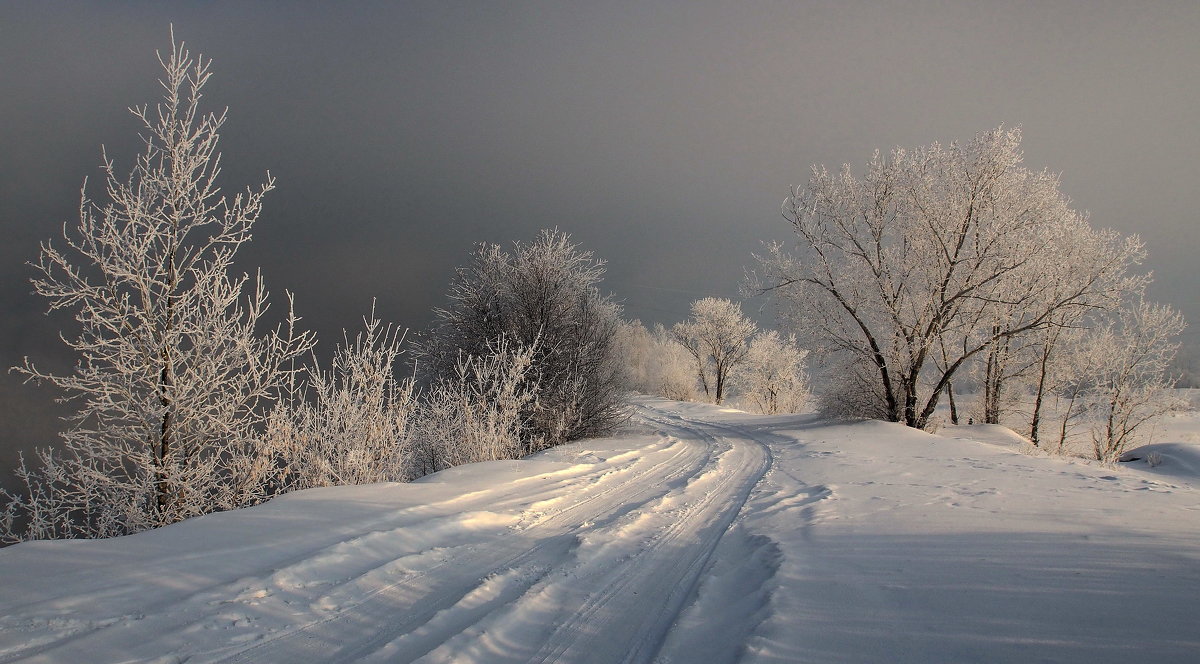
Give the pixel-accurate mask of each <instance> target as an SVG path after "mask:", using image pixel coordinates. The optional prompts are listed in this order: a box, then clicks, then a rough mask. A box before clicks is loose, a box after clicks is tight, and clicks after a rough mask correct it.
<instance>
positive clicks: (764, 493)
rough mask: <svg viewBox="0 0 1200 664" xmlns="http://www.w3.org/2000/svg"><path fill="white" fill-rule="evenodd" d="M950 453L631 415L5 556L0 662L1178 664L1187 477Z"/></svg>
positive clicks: (747, 422)
mask: <svg viewBox="0 0 1200 664" xmlns="http://www.w3.org/2000/svg"><path fill="white" fill-rule="evenodd" d="M972 432H973V429H972V428H968V427H962V428H952V429H947V430H945V431H944V432H943V433H944V434H946V435H944V436H931V435H927V434H923V433H920V432H916V431H912V430H908V429H905V428H903V427H901V426H898V425H891V424H883V423H877V422H865V423H858V424H830V423H827V422H820V421H817V420H815V419H813V418H812V417H804V416H802V417H794V416H793V417H761V416H750V415H745V414H742V413H736V412H730V411H723V410H720V409H717V408H714V407H711V406H699V405H694V404H679V403H675V402H668V401H661V400H649V399H647V400H643V401H640V402H639V405H638V407H637V415H636V417H635V420H634V424H633V425H632V426H631V431H630V433H629V434H627V435H625V436H622V437H619V438H612V439H603V440H590V441H583V442H580V443H573V444H570V445H567V446H564V447H561V448H558V449H554V450H551V451H548V452H545V453H543V454H539V455H537V456H535V457H533V458H530V459H525V460H522V461H511V462H491V463H484V464H474V465H471V466H464V467H460V468H455V469H452V470H449V471H444V472H441V473H438V474H436V475H433V476H430V477H427V478H425V479H423V480H421V481H418V482H414V483H412V484H384V485H370V486H361V487H346V488H334V489H316V490H311V491H304V492H299V493H295V494H291V495H287V496H284V497H281V498H277V499H275V500H273V501H271V502H270V503H267V504H265V505H261V506H259V507H255V508H251V509H246V510H240V511H237V512H231V513H224V514H214V515H210V516H206V517H202V518H197V519H192V520H190V521H187V522H184V523H181V524H178V525H175V526H172V527H169V528H165V529H162V530H159V531H154V532H147V533H142V534H139V535H135V536H131V537H124V538H119V539H114V540H108V541H91V542H84V541H73V542H35V543H27V544H22V545H18V546H15V547H10V548H8V549H4V550H0V577H2V578H3V585H2V586H0V662H8V661H47V662H50V661H54V662H84V661H86V662H101V661H114V662H115V661H122V662H125V661H162V662H182V661H187V662H190V663H196V662H212V661H229V662H287V663H288V664H299V663H302V662H351V661H367V662H403V661H411V660H415V659H420V658H424V661H430V662H451V661H453V662H472V661H474V662H503V661H512V662H526V661H564V662H583V661H594V662H614V661H655V660H657V661H664V662H732V661H739V660H741V661H811V662H838V661H898V662H931V661H1012V662H1027V661H1078V662H1100V661H1155V662H1165V661H1180V662H1183V661H1195V657H1196V653H1198V652H1200V627H1198V626H1197V622H1196V609H1197V607H1198V606H1200V482H1198V481H1196V477H1195V475H1189V474H1187V473H1186V472H1181V467H1178V466H1176V467H1172V465H1171V464H1170V463H1163V465H1161V466H1159V467H1158V468H1155V469H1149V467H1148V466H1146V465H1145V464H1142V465H1140V466H1139V467H1138V468H1140V469H1138V468H1132V467H1129V466H1122V467H1121V468H1120V469H1116V470H1114V469H1110V468H1104V467H1101V466H1097V465H1088V464H1086V463H1082V462H1070V461H1065V460H1060V459H1053V458H1044V457H1030V456H1023V455H1020V454H1017V453H1014V452H1013V451H1011V450H1010V449H1007V448H1005V447H1004V446H1002V445H996V444H989V443H982V442H977V441H975V440H967V438H970V437H971V434H972ZM978 433H980V434H985V433H986V432H984V431H978ZM956 437H957V439H956ZM976 437H978V438H987V437H988V436H987V435H978V436H976ZM1001 442H1002V441H1001ZM1159 471H1164V472H1159ZM1167 471H1169V472H1167Z"/></svg>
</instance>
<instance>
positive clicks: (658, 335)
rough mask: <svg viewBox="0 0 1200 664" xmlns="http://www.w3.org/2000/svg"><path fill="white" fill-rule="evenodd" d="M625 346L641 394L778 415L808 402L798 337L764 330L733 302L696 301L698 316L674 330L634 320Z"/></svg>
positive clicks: (694, 313) (626, 333)
mask: <svg viewBox="0 0 1200 664" xmlns="http://www.w3.org/2000/svg"><path fill="white" fill-rule="evenodd" d="M621 345H622V347H623V348H624V349H625V357H626V362H627V365H628V369H627V371H628V373H629V378H628V380H629V383H630V385H631V387H632V388H633V389H635V390H637V391H639V392H644V393H647V394H657V395H660V396H664V397H667V398H668V399H675V400H677V401H703V402H707V403H714V404H722V403H725V402H726V401H727V400H730V399H731V397H732V401H733V402H735V403H737V404H738V405H739V406H741V407H742V408H744V409H746V410H749V411H753V412H758V413H765V414H772V415H773V414H776V413H797V412H801V411H802V410H803V409H805V408H806V406H807V405H808V400H809V396H810V395H809V389H808V377H807V372H806V371H805V357H806V356H807V355H808V352H807V351H805V350H803V349H801V348H800V346H799V343H798V342H797V340H796V336H795V335H794V334H793V335H789V336H786V337H785V336H782V335H780V334H779V332H778V331H775V330H762V331H760V330H759V329H758V326H757V325H756V324H755V323H754V322H753V321H751V320H750V319H749V318H747V317H746V315H745V314H744V313H743V312H742V308H741V305H739V304H737V303H736V302H732V301H730V300H727V299H723V298H714V297H706V298H702V299H699V300H696V301H695V302H693V303H692V307H691V317H690V318H688V319H687V320H685V321H681V322H679V323H676V324H675V325H674V326H672V327H671V328H666V327H664V326H662V325H656V326H655V327H654V329H653V330H651V329H647V328H646V326H645V325H643V324H642V323H641V322H639V321H634V322H632V323H629V324H628V325H626V326H625V328H624V329H623V331H622V340H621Z"/></svg>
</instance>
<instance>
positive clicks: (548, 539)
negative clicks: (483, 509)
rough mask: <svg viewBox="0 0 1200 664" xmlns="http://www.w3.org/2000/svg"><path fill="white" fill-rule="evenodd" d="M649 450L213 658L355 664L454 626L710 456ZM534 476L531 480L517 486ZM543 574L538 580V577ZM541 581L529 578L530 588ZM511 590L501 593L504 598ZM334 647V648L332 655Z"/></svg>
mask: <svg viewBox="0 0 1200 664" xmlns="http://www.w3.org/2000/svg"><path fill="white" fill-rule="evenodd" d="M651 451H652V452H654V453H653V454H651V455H649V459H650V460H649V461H647V457H638V456H636V455H631V454H628V453H626V454H623V455H617V456H627V457H629V458H630V461H631V463H630V465H628V466H625V467H618V468H610V469H607V470H605V471H604V472H602V473H600V477H599V478H598V481H597V482H596V483H595V484H593V485H591V486H589V487H587V488H586V489H585V490H584V491H582V492H580V491H579V485H578V484H577V483H574V484H570V485H569V487H568V488H570V489H571V490H572V493H570V494H561V493H560V495H562V496H565V497H566V500H567V504H565V505H563V506H562V507H559V508H557V510H556V511H555V512H554V513H553V514H545V513H544V512H543V509H544V505H541V504H542V503H545V502H546V501H545V500H542V501H538V502H537V503H534V505H539V507H538V508H537V509H536V510H535V512H536V513H535V514H532V515H527V517H528V518H523V519H522V521H523V523H521V524H520V525H518V526H516V527H514V528H512V529H511V530H512V532H511V533H509V534H507V535H504V536H502V537H501V538H498V539H497V540H496V541H490V542H487V543H485V544H484V545H482V546H480V547H470V548H468V549H467V550H465V551H463V552H462V553H461V554H460V555H454V556H451V557H448V558H447V559H445V560H443V561H440V562H439V563H438V564H437V565H435V566H434V567H432V568H430V569H429V570H426V571H424V572H422V573H420V574H410V575H407V576H406V577H405V578H403V579H401V580H398V581H395V582H391V583H389V584H388V585H386V586H384V587H383V588H379V589H377V590H375V591H374V592H372V593H371V594H370V595H369V596H368V597H367V598H366V599H365V600H364V601H362V602H359V603H357V604H355V605H353V606H342V607H337V610H336V612H335V613H334V614H332V615H330V616H327V617H325V618H322V619H320V620H317V621H313V622H310V623H308V624H305V625H301V626H299V627H298V628H295V629H292V630H289V631H288V632H287V633H285V634H281V635H277V636H274V637H272V638H270V639H269V640H267V641H264V642H261V643H258V644H255V645H253V646H251V647H249V648H244V649H241V650H240V651H239V652H237V653H236V654H233V655H226V656H225V657H223V658H219V659H217V660H212V661H228V662H253V661H285V660H289V659H295V658H297V657H298V658H300V660H301V661H305V658H306V657H313V656H314V655H316V654H317V653H318V652H320V653H321V655H320V658H319V659H320V661H323V662H353V661H359V660H361V659H362V658H364V657H367V656H369V655H371V654H372V653H374V652H376V651H380V650H382V649H385V648H386V647H387V646H388V645H389V644H391V643H393V642H397V641H398V640H400V639H401V638H402V637H403V636H405V635H408V634H411V633H414V632H415V631H417V630H419V629H420V628H421V627H422V626H425V625H427V624H429V623H431V622H432V621H434V620H435V619H437V618H441V619H442V620H443V622H446V623H455V622H456V621H455V620H454V619H453V618H452V617H449V614H450V613H452V612H453V611H454V610H455V609H456V607H458V606H459V605H460V604H462V603H463V602H464V601H469V598H471V597H472V595H473V593H478V592H479V590H480V588H481V587H483V586H484V585H486V584H487V583H488V582H489V579H492V578H494V577H496V576H506V575H507V576H512V574H511V572H513V571H514V570H520V569H542V570H547V571H549V570H551V569H553V568H554V566H555V563H556V562H557V561H560V560H563V559H569V558H570V556H569V551H570V550H571V549H573V548H574V547H575V546H576V545H577V539H576V538H577V535H576V534H575V532H574V531H576V530H578V529H579V528H580V527H581V524H592V525H594V524H597V523H599V524H603V523H606V522H608V521H611V520H613V519H616V518H619V517H620V516H621V515H622V514H625V513H627V512H629V511H632V510H636V509H637V508H639V507H640V506H641V505H642V504H643V503H645V502H649V501H653V500H656V499H657V497H658V494H659V492H660V490H661V489H662V488H663V487H670V486H674V485H676V484H678V483H680V482H681V478H686V477H688V476H690V475H691V472H692V471H691V470H690V469H691V468H693V466H695V467H703V465H705V464H706V463H707V462H708V460H709V456H710V454H711V450H708V449H698V448H697V447H696V446H694V445H689V444H686V443H684V442H681V441H679V440H677V439H673V438H667V439H666V440H665V441H664V444H662V445H661V446H659V447H658V449H657V450H654V449H653V448H652V450H651ZM659 456H662V457H663V458H658V457H659ZM643 464H649V465H648V466H643ZM544 475H545V474H543V476H544ZM531 480H532V478H526V479H524V480H519V481H518V482H517V483H518V484H521V483H528V482H529V481H531ZM561 490H562V489H560V492H561ZM513 502H518V503H522V502H523V503H528V502H529V495H528V494H520V495H519V496H518V497H517V498H515V499H514V500H513ZM585 508H590V509H591V511H590V512H589V511H587V509H585ZM492 509H496V510H501V511H502V510H503V506H502V505H496V506H493V507H492ZM481 549H482V550H481ZM455 569H468V570H473V571H475V572H476V573H475V574H474V575H473V576H471V579H470V580H469V582H466V583H464V582H463V581H462V580H461V579H460V578H458V577H456V576H455V574H454V572H453V571H452V570H455ZM448 570H449V571H448ZM545 573H546V572H543V573H541V574H539V575H537V577H538V578H541V576H544V574H545ZM518 576H519V575H518ZM538 578H533V579H528V585H532V584H533V583H534V582H536V581H537V580H538ZM506 594H508V593H502V596H503V595H506ZM472 612H478V611H477V610H472ZM388 614H392V615H396V614H400V615H402V616H403V617H402V618H401V619H399V620H389V621H388V622H387V624H386V625H377V626H374V627H372V628H371V630H370V631H369V632H367V631H364V630H359V631H360V632H361V633H359V634H355V633H354V632H355V631H356V628H355V625H356V624H358V623H363V622H365V623H367V624H370V621H369V620H364V616H366V615H388ZM457 622H461V621H457ZM429 640H430V639H429V637H426V638H425V639H424V641H425V642H426V643H428V641H429ZM339 642H340V643H341V644H344V645H340V646H338V647H336V648H331V646H330V645H328V644H333V643H339ZM331 649H333V652H329V651H330V650H331ZM421 654H423V653H421ZM412 658H413V657H412V653H411V652H408V653H399V654H394V655H393V657H392V658H391V659H390V661H411V659H412ZM196 661H208V660H203V659H198V660H196Z"/></svg>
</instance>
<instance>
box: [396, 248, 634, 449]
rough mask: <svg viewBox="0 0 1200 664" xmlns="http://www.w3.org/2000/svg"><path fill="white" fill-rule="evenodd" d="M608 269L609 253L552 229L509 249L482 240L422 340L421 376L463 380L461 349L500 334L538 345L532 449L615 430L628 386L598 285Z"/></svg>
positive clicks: (485, 347) (612, 317) (614, 323)
mask: <svg viewBox="0 0 1200 664" xmlns="http://www.w3.org/2000/svg"><path fill="white" fill-rule="evenodd" d="M603 275H604V262H603V261H601V260H597V259H596V258H594V257H593V255H592V253H591V252H589V251H584V250H582V249H580V248H579V246H578V245H576V244H574V243H572V242H571V241H570V237H569V236H567V235H566V234H564V233H560V232H558V231H556V230H544V231H542V232H541V233H539V234H538V236H537V238H536V239H535V240H534V241H533V242H529V243H523V242H517V243H514V245H513V249H512V251H511V252H507V251H504V250H503V249H502V248H501V247H499V246H497V245H492V244H485V245H482V246H480V247H479V248H478V250H477V251H476V252H475V254H474V256H473V260H472V262H471V264H470V265H468V266H467V267H464V268H460V269H459V270H458V275H457V277H456V278H455V280H454V282H453V283H452V284H451V287H450V293H449V297H448V300H449V301H448V303H447V305H446V307H445V308H443V309H438V310H437V311H435V315H436V317H437V320H436V323H435V325H434V327H433V329H432V330H431V331H430V333H429V335H428V336H427V337H426V339H425V341H424V343H422V344H421V346H420V348H418V357H419V361H418V364H419V366H420V368H421V371H422V373H423V374H424V376H423V378H424V379H426V380H428V381H429V382H430V383H438V382H443V381H447V380H449V381H451V382H453V381H456V380H459V378H458V373H459V371H460V367H459V366H458V365H459V363H460V362H461V361H462V358H463V357H471V358H481V357H484V356H487V355H491V354H493V351H494V349H492V348H490V346H491V345H493V344H495V343H496V340H497V339H500V338H501V337H503V338H504V339H506V340H507V342H506V343H508V344H514V345H516V346H520V347H522V348H523V349H525V350H530V349H532V352H533V355H532V356H531V358H530V359H531V365H530V366H529V367H528V372H529V373H530V375H531V376H532V378H533V380H532V381H531V382H530V383H529V384H531V385H536V387H537V390H538V392H537V402H538V403H539V404H540V405H541V407H540V408H538V409H528V410H526V412H525V413H524V417H525V421H524V423H523V433H524V435H527V436H530V438H528V439H527V440H526V443H530V444H529V445H527V449H530V450H532V449H534V448H535V447H537V446H538V445H556V444H558V443H561V442H564V441H567V440H574V439H577V438H583V437H588V436H599V435H604V434H606V433H609V432H611V431H612V430H613V429H614V428H615V427H616V426H617V425H618V424H619V423H620V422H621V421H622V420H623V419H624V417H625V408H624V390H625V388H626V385H625V377H624V372H623V366H622V363H621V358H620V357H619V356H618V352H617V349H618V346H617V335H618V332H619V329H620V326H621V317H620V313H621V309H620V306H619V305H617V304H616V303H615V302H614V301H613V300H612V298H611V297H609V296H607V295H603V294H601V292H600V290H599V288H598V284H599V283H600V280H601V278H602V277H603ZM513 352H515V351H513ZM521 352H524V351H521ZM473 361H474V360H473ZM534 439H536V445H533V444H532V443H533V442H534Z"/></svg>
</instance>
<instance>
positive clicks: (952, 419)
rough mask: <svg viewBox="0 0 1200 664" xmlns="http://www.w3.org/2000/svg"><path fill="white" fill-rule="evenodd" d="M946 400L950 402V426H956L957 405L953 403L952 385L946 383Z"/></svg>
mask: <svg viewBox="0 0 1200 664" xmlns="http://www.w3.org/2000/svg"><path fill="white" fill-rule="evenodd" d="M946 398H948V399H949V400H950V424H958V404H956V403H954V383H946Z"/></svg>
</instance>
